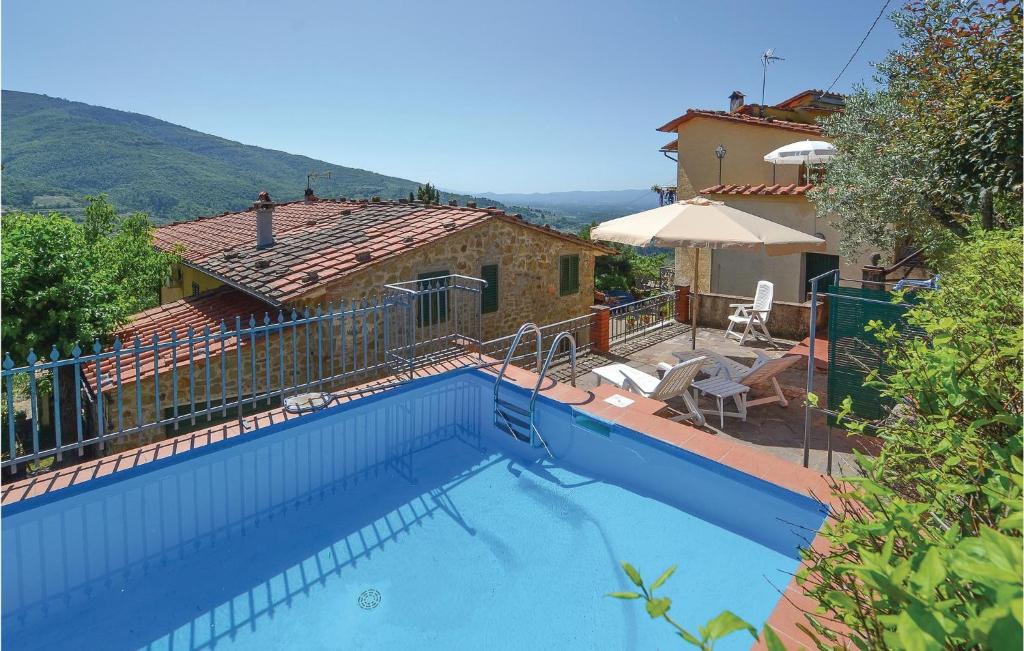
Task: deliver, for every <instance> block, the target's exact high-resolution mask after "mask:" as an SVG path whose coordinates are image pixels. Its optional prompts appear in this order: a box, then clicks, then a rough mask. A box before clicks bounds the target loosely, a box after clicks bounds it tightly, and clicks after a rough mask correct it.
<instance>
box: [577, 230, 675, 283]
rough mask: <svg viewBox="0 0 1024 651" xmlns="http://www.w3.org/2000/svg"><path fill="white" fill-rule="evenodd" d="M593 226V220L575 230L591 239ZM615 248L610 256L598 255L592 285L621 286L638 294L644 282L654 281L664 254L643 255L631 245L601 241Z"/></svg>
mask: <svg viewBox="0 0 1024 651" xmlns="http://www.w3.org/2000/svg"><path fill="white" fill-rule="evenodd" d="M595 226H597V222H593V223H592V224H590V225H589V226H587V227H585V228H583V229H582V230H580V232H579V236H580V237H581V238H583V239H585V240H589V239H591V237H590V231H591V230H593V228H594V227H595ZM605 244H606V245H607V246H610V247H612V248H613V249H615V251H616V253H615V254H614V255H602V256H599V257H598V258H597V262H596V263H595V266H594V287H595V288H596V289H598V290H600V291H608V290H613V289H621V290H624V291H628V292H633V293H640V292H642V291H643V288H644V286H645V285H646V284H647V283H648V282H653V281H656V280H658V278H659V277H660V276H661V268H662V267H664V266H665V263H666V262H667V261H668V256H667V255H666V254H664V253H654V254H645V253H643V252H642V251H641V250H640V249H637V247H635V246H629V245H628V244H618V243H615V242H611V243H609V242H605Z"/></svg>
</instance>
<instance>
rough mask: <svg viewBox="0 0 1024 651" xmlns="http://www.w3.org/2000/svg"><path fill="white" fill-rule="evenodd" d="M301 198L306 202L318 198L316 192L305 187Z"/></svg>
mask: <svg viewBox="0 0 1024 651" xmlns="http://www.w3.org/2000/svg"><path fill="white" fill-rule="evenodd" d="M302 200H303V201H304V202H306V203H313V202H314V201H319V200H320V199H319V197H317V196H316V193H314V192H313V188H306V191H305V192H304V193H303V197H302Z"/></svg>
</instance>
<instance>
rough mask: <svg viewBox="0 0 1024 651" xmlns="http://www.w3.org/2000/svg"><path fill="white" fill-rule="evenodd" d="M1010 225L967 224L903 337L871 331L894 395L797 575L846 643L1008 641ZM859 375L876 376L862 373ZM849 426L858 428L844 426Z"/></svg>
mask: <svg viewBox="0 0 1024 651" xmlns="http://www.w3.org/2000/svg"><path fill="white" fill-rule="evenodd" d="M1021 235H1022V232H1021V230H1020V229H1014V230H1010V231H993V232H988V233H977V232H972V238H973V239H972V240H971V241H970V242H969V243H967V244H964V245H962V246H961V247H959V249H958V250H957V254H956V255H955V256H950V257H948V258H946V259H945V261H944V262H943V265H944V266H943V268H942V269H941V271H942V283H943V286H942V288H941V289H940V290H938V291H936V292H928V293H923V294H921V303H920V304H919V305H917V306H916V307H914V308H913V309H911V310H910V311H909V313H908V316H907V318H908V320H909V322H910V324H911V325H912V326H915V327H917V328H920V329H921V330H922V331H923V332H924V333H925V334H924V336H923V337H921V338H917V339H914V340H911V341H906V340H903V341H900V340H898V339H896V337H895V334H894V332H893V331H892V330H891V329H890V330H882V329H880V328H879V327H878V326H877V325H876V326H874V327H875V329H876V330H878V335H879V337H880V338H881V339H882V340H883V341H885V342H887V343H888V344H889V345H888V359H887V363H888V364H889V365H890V366H891V367H892V368H893V369H894V373H893V374H892V375H891V376H890V377H888V378H887V379H886V380H885V381H884V383H882V389H883V395H885V396H887V397H888V398H889V399H891V400H892V401H894V403H895V404H897V405H898V407H897V408H896V409H894V410H893V412H892V415H891V416H890V418H889V419H887V421H886V422H885V423H884V424H883V425H882V427H881V428H880V429H879V430H878V432H877V434H878V436H879V438H880V440H881V441H882V449H881V452H880V454H879V455H878V457H877V458H875V459H869V458H866V457H860V458H859V459H858V464H859V466H860V471H861V475H862V476H860V477H859V478H857V479H850V480H847V481H845V482H843V483H841V484H837V485H836V489H837V490H838V491H839V492H840V494H841V499H840V501H839V503H838V505H836V506H837V508H835V509H834V510H833V513H832V515H831V517H830V520H829V522H828V524H827V526H826V527H825V529H824V531H823V535H824V536H825V538H827V539H828V541H829V542H830V543H831V550H830V551H824V552H822V551H813V550H808V551H807V556H808V564H809V566H808V569H806V570H805V571H802V572H801V574H800V576H799V577H798V579H799V580H800V581H801V582H803V584H804V586H805V588H806V589H808V590H809V592H810V593H811V595H812V596H814V597H815V598H816V599H817V600H818V602H819V603H820V604H821V606H822V607H823V613H824V614H822V615H818V616H812V617H811V620H812V622H813V623H814V626H815V628H816V629H817V630H818V632H819V635H820V636H821V639H822V641H823V643H825V644H831V641H832V640H834V636H833V634H832V633H830V632H829V628H830V626H831V622H832V621H838V622H840V623H841V624H842V625H843V626H845V627H848V628H849V629H850V630H851V631H852V633H851V637H852V639H853V641H854V643H855V644H856V646H857V648H861V649H904V648H913V649H968V648H979V649H1019V648H1021V646H1022V643H1024V639H1022V612H1021V611H1022V608H1024V591H1022V586H1021V575H1022V571H1024V568H1022V561H1021V548H1022V538H1021V529H1022V528H1024V527H1022V515H1021V509H1022V501H1021V500H1022V492H1021V488H1022V471H1024V463H1022V457H1021V454H1022V447H1024V445H1022V433H1021V432H1022V429H1021V428H1022V425H1024V418H1022V407H1021V405H1022V398H1024V396H1022V379H1024V376H1022V371H1021V356H1022V353H1024V349H1022V344H1021V342H1022V328H1021V323H1022V320H1024V310H1022V307H1021V288H1020V282H1021V272H1020V270H1021V266H1022V264H1024V257H1022V253H1021V244H1020V243H1021ZM871 381H877V378H872V379H871ZM850 427H851V428H852V429H854V430H859V429H861V425H860V424H851V425H850Z"/></svg>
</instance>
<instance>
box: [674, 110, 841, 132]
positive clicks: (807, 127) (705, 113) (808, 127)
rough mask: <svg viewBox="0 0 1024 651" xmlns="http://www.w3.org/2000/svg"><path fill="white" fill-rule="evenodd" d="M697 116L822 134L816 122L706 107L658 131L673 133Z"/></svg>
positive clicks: (687, 113)
mask: <svg viewBox="0 0 1024 651" xmlns="http://www.w3.org/2000/svg"><path fill="white" fill-rule="evenodd" d="M695 118H709V119H712V120H724V121H728V122H735V123H737V124H747V125H750V126H755V127H771V128H774V129H786V130H787V131H796V132H798V133H814V134H820V133H821V127H819V126H818V125H816V124H803V123H800V122H790V121H788V120H776V119H771V118H758V117H754V116H745V115H740V114H735V113H725V112H724V111H709V110H704V109H690V110H688V111H687V112H686V113H685V114H683V115H681V116H679V117H678V118H676V119H675V120H672V121H671V122H668V123H666V124H664V125H662V126H660V127H658V129H657V130H658V131H662V132H666V133H671V132H673V131H675V130H676V129H677V128H678V127H679V125H680V124H683V123H684V122H689V121H690V120H693V119H695Z"/></svg>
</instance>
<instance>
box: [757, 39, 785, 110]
mask: <svg viewBox="0 0 1024 651" xmlns="http://www.w3.org/2000/svg"><path fill="white" fill-rule="evenodd" d="M775 61H785V59H783V58H782V57H780V56H775V49H774V48H768V49H767V50H765V51H764V54H762V55H761V107H760V109H759V110H760V112H761V117H764V86H765V81H766V80H767V79H768V66H769V65H770V64H772V63H774V62H775Z"/></svg>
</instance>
